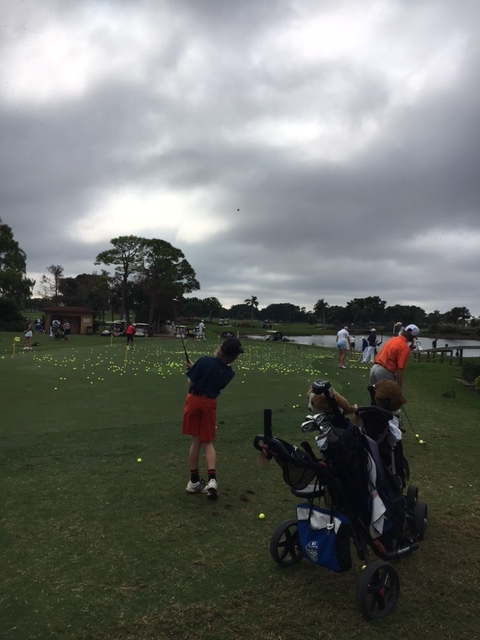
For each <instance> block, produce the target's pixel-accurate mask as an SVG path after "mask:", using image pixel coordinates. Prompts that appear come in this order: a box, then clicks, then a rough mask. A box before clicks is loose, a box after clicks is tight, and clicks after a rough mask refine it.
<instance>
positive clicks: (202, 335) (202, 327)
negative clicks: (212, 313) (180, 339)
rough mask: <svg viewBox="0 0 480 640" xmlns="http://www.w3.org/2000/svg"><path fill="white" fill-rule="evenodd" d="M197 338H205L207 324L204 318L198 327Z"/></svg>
mask: <svg viewBox="0 0 480 640" xmlns="http://www.w3.org/2000/svg"><path fill="white" fill-rule="evenodd" d="M197 338H198V339H199V340H205V324H204V322H203V320H200V322H199V323H198V328H197Z"/></svg>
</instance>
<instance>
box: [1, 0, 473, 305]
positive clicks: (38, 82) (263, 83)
mask: <svg viewBox="0 0 480 640" xmlns="http://www.w3.org/2000/svg"><path fill="white" fill-rule="evenodd" d="M32 2H33V0H27V1H26V2H24V3H17V2H14V1H13V0H12V1H7V2H6V3H4V4H5V7H4V20H3V23H4V27H3V30H2V32H1V33H0V43H1V44H0V47H1V49H0V54H1V55H2V60H3V61H4V64H3V71H2V72H0V73H1V75H0V81H1V83H0V127H1V137H2V154H1V156H0V217H1V218H2V219H3V221H4V222H6V223H7V224H9V225H10V226H11V227H12V229H13V231H14V234H15V238H16V239H17V240H18V242H19V243H20V246H21V247H22V248H23V249H24V250H25V251H26V253H27V259H28V270H29V273H31V274H34V275H37V274H42V273H45V269H46V266H47V265H49V264H52V263H54V264H62V265H63V266H64V268H65V274H66V275H73V276H74V275H76V274H78V273H82V272H87V273H90V272H92V271H93V270H95V269H97V270H98V267H95V266H94V259H95V256H96V255H97V253H98V252H99V251H102V250H104V249H106V248H109V240H110V239H111V238H113V237H115V236H117V235H122V234H123V233H125V229H127V230H128V232H129V233H132V234H136V235H145V236H148V237H161V238H163V239H165V240H167V241H169V242H171V243H172V244H174V245H175V246H177V247H179V248H181V249H182V250H183V251H184V253H185V255H186V257H187V259H188V260H189V262H190V263H191V264H192V266H193V268H194V269H195V270H196V273H197V277H198V279H199V281H200V283H201V287H202V288H201V291H199V292H197V295H199V296H200V297H206V296H216V297H218V298H219V299H220V301H221V302H222V303H223V304H225V305H226V306H229V305H230V304H236V303H238V302H241V301H243V299H244V298H245V297H247V296H250V295H256V296H257V297H258V299H259V301H260V306H262V307H263V306H266V305H267V304H270V303H275V302H292V303H293V304H298V305H299V306H305V307H307V308H312V307H313V305H314V304H315V302H316V300H318V299H319V298H324V299H326V300H327V301H328V302H329V303H330V304H345V303H346V302H347V301H348V300H350V299H352V298H354V297H364V296H369V295H379V296H380V297H382V298H383V299H385V300H387V302H388V304H396V303H400V304H401V303H404V304H417V305H419V306H421V307H423V308H425V309H426V310H427V311H432V310H434V309H440V310H441V311H446V310H448V309H450V308H451V307H453V306H457V305H462V306H463V305H466V306H467V307H469V308H470V310H471V311H472V313H475V314H480V308H479V306H478V276H479V271H480V259H479V257H478V256H479V253H480V252H479V251H478V246H479V243H480V215H479V209H480V190H479V186H478V173H479V164H480V162H479V161H480V157H479V155H480V151H479V149H480V145H479V144H478V135H479V134H478V131H479V126H478V125H479V113H480V109H479V106H480V105H479V91H478V89H477V84H478V83H477V82H476V78H477V77H478V66H479V63H478V60H479V56H478V44H477V36H476V30H475V25H476V24H478V18H479V17H480V16H479V13H480V7H479V6H477V3H475V2H472V1H468V0H459V1H458V2H456V3H445V4H443V5H440V6H439V5H438V3H437V2H434V0H424V1H423V2H414V3H413V2H402V3H399V2H395V1H392V2H387V0H384V1H378V2H375V1H373V0H372V1H371V2H367V3H365V4H362V11H359V8H358V3H356V2H354V0H345V1H344V2H342V3H338V2H327V3H322V5H321V6H320V5H318V3H314V2H308V1H307V2H294V1H292V2H289V3H272V2H267V1H266V0H264V1H263V2H258V1H255V2H253V1H246V2H242V3H236V4H235V3H225V2H220V1H219V0H218V1H208V0H206V1H205V2H201V3H199V2H187V1H183V2H182V1H177V2H167V1H162V0H159V1H156V2H153V1H152V2H143V1H139V2H136V3H134V4H131V3H123V2H96V3H89V2H83V3H82V2H80V3H68V4H67V3H64V2H56V3H55V2H51V3H49V4H48V5H38V3H35V11H33V10H32V7H33V4H32ZM342 12H343V13H342ZM340 13H341V15H340ZM346 16H347V17H348V16H350V17H351V20H348V19H346ZM338 25H341V28H340V29H339V26H338ZM338 29H339V30H338ZM128 198H130V200H128ZM125 201H126V202H131V203H133V204H131V209H130V210H128V209H127V210H125V208H124V207H123V205H122V203H124V202H125ZM238 209H239V211H238ZM190 219H191V228H192V229H194V230H195V231H192V233H191V235H189V236H188V237H187V236H186V235H185V233H186V232H185V229H188V228H189V226H190V223H189V220H190ZM86 221H88V223H87V222H86ZM101 223H103V226H101ZM82 225H83V226H82ZM88 225H90V226H91V227H92V236H89V237H88V238H87V237H86V236H85V233H83V234H82V233H81V231H79V230H82V229H83V230H84V227H85V226H87V227H88ZM96 225H98V228H97V226H96Z"/></svg>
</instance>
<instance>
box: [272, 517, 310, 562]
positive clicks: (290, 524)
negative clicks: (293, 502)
mask: <svg viewBox="0 0 480 640" xmlns="http://www.w3.org/2000/svg"><path fill="white" fill-rule="evenodd" d="M270 555H271V556H272V558H273V559H274V560H275V562H276V563H277V564H279V565H280V566H281V567H290V566H291V565H292V564H297V563H298V562H300V560H301V559H302V558H303V555H302V550H301V548H300V539H299V537H298V527H297V521H296V520H293V519H292V520H285V522H282V524H281V525H279V526H278V527H277V528H276V529H275V531H274V532H273V535H272V538H271V540H270Z"/></svg>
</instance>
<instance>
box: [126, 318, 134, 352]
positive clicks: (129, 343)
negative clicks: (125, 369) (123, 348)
mask: <svg viewBox="0 0 480 640" xmlns="http://www.w3.org/2000/svg"><path fill="white" fill-rule="evenodd" d="M136 332H137V328H136V326H135V323H134V324H129V325H128V327H127V330H126V331H125V335H126V336H127V347H133V336H134V335H135V334H136Z"/></svg>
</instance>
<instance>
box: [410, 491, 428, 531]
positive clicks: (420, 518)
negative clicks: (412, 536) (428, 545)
mask: <svg viewBox="0 0 480 640" xmlns="http://www.w3.org/2000/svg"><path fill="white" fill-rule="evenodd" d="M413 515H414V518H415V529H416V531H417V536H418V539H419V540H425V537H426V535H427V505H426V504H425V502H420V501H419V500H418V501H417V503H416V504H415V509H414V511H413Z"/></svg>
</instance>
